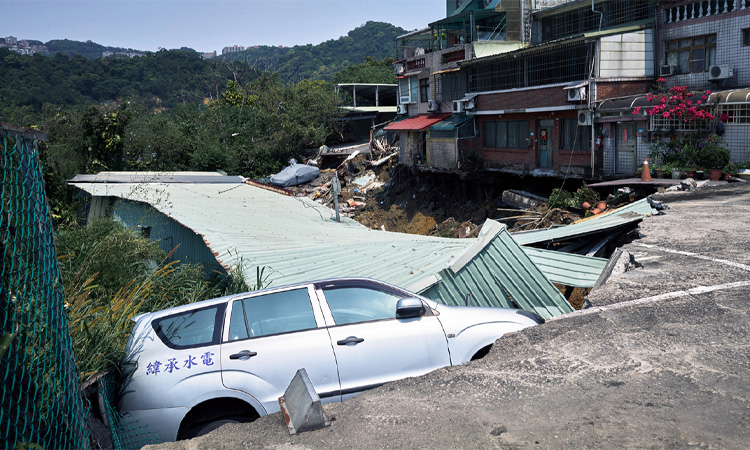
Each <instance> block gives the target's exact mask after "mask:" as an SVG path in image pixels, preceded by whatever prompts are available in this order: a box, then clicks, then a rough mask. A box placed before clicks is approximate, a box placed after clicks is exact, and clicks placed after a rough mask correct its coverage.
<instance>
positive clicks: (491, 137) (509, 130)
mask: <svg viewBox="0 0 750 450" xmlns="http://www.w3.org/2000/svg"><path fill="white" fill-rule="evenodd" d="M528 134H529V122H528V121H526V120H500V121H491V122H485V123H484V145H485V146H487V147H493V148H526V147H527V146H528V145H527V144H526V138H527V137H528Z"/></svg>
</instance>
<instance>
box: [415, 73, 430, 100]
mask: <svg viewBox="0 0 750 450" xmlns="http://www.w3.org/2000/svg"><path fill="white" fill-rule="evenodd" d="M417 83H418V84H419V102H420V103H427V100H429V99H430V79H429V78H420V79H419V81H418V82H417Z"/></svg>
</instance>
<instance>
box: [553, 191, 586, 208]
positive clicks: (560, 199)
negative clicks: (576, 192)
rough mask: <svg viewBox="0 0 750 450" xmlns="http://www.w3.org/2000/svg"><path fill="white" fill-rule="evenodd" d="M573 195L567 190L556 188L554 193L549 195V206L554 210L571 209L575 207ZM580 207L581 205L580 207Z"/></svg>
mask: <svg viewBox="0 0 750 450" xmlns="http://www.w3.org/2000/svg"><path fill="white" fill-rule="evenodd" d="M573 202H574V200H573V194H571V193H570V192H569V191H566V190H565V189H561V188H554V189H552V193H551V194H550V195H549V202H548V203H547V206H549V208H550V209H552V208H571V207H575V206H574V203H573ZM579 206H580V205H579Z"/></svg>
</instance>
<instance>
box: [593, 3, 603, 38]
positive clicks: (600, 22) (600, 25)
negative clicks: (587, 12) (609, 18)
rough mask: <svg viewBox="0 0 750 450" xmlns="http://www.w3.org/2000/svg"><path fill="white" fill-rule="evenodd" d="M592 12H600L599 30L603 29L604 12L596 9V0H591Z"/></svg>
mask: <svg viewBox="0 0 750 450" xmlns="http://www.w3.org/2000/svg"><path fill="white" fill-rule="evenodd" d="M591 12H594V13H597V14H599V31H602V21H604V13H603V12H601V11H597V10H595V9H594V0H591Z"/></svg>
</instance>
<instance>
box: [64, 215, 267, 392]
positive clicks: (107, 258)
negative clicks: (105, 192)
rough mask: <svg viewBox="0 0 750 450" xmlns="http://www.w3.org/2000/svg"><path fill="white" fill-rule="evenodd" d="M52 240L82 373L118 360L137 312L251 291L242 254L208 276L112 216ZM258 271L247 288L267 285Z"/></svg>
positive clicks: (85, 375) (86, 374) (114, 365)
mask: <svg viewBox="0 0 750 450" xmlns="http://www.w3.org/2000/svg"><path fill="white" fill-rule="evenodd" d="M57 244H58V254H59V255H61V256H60V257H59V258H58V259H59V261H60V270H61V275H62V280H63V286H64V289H65V298H66V300H67V302H66V307H67V312H68V320H69V328H70V334H71V338H72V340H73V350H74V352H75V355H76V363H77V366H78V367H77V369H78V372H79V374H80V376H81V377H82V378H86V377H88V376H90V375H92V374H95V373H97V372H100V371H102V370H106V369H109V368H111V367H116V366H117V364H118V362H119V361H120V359H121V357H122V352H123V349H124V347H125V341H126V340H127V338H128V335H129V334H130V331H131V330H132V326H133V322H132V318H133V317H135V316H136V315H138V314H142V313H145V312H151V311H158V310H162V309H166V308H171V307H174V306H180V305H184V304H188V303H193V302H197V301H200V300H205V299H208V298H214V297H219V296H223V295H230V294H234V293H239V292H244V291H248V290H251V286H249V285H248V284H247V282H246V281H245V278H244V269H245V264H244V262H243V261H242V259H240V261H239V262H238V264H237V265H236V267H233V268H232V270H230V271H229V273H228V274H218V273H214V274H212V276H211V277H209V278H208V279H206V276H205V269H204V268H203V266H200V265H195V264H179V261H172V262H167V259H168V258H169V257H170V256H171V255H169V254H165V253H164V252H163V251H162V250H161V249H159V248H158V247H157V246H156V244H153V243H150V242H149V241H148V240H146V239H144V238H141V237H140V236H138V235H136V234H135V233H134V232H133V231H132V230H129V229H128V228H126V227H125V226H124V225H122V224H120V223H118V222H117V221H115V220H111V219H103V220H100V221H98V222H96V223H94V224H92V225H91V226H89V227H86V228H84V229H79V230H68V231H63V232H61V233H60V234H59V235H58V239H57ZM263 273H264V270H263V269H261V268H257V270H256V275H257V279H256V280H255V281H256V283H255V286H252V289H253V290H254V289H258V288H262V287H265V285H266V284H267V277H264V275H263Z"/></svg>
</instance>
